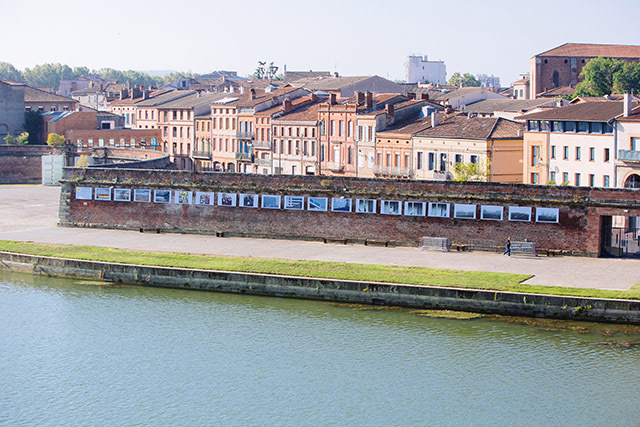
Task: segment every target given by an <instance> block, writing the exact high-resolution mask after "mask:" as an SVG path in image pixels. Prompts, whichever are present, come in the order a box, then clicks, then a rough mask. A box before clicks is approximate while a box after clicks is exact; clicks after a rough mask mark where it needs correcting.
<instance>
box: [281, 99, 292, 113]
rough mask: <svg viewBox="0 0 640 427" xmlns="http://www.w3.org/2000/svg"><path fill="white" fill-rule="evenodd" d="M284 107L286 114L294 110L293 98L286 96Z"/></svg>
mask: <svg viewBox="0 0 640 427" xmlns="http://www.w3.org/2000/svg"><path fill="white" fill-rule="evenodd" d="M282 109H283V110H284V113H285V114H286V113H288V112H289V111H291V110H292V106H291V99H289V98H285V99H284V101H282Z"/></svg>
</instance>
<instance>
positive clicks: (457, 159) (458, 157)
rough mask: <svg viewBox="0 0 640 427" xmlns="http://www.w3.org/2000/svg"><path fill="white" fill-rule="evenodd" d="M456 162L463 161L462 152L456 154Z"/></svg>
mask: <svg viewBox="0 0 640 427" xmlns="http://www.w3.org/2000/svg"><path fill="white" fill-rule="evenodd" d="M456 163H462V154H456Z"/></svg>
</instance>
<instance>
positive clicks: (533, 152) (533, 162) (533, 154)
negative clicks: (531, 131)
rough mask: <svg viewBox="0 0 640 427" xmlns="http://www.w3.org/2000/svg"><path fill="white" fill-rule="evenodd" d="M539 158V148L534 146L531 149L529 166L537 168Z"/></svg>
mask: <svg viewBox="0 0 640 427" xmlns="http://www.w3.org/2000/svg"><path fill="white" fill-rule="evenodd" d="M539 157H540V147H539V146H538V145H534V146H533V147H531V166H538V158H539Z"/></svg>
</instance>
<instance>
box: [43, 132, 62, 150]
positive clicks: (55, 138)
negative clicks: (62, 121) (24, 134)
mask: <svg viewBox="0 0 640 427" xmlns="http://www.w3.org/2000/svg"><path fill="white" fill-rule="evenodd" d="M64 143H65V139H64V136H62V135H58V134H57V133H50V134H49V136H48V137H47V145H50V146H52V147H59V146H61V145H64Z"/></svg>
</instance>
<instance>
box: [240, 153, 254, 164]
mask: <svg viewBox="0 0 640 427" xmlns="http://www.w3.org/2000/svg"><path fill="white" fill-rule="evenodd" d="M236 160H239V161H241V162H251V161H253V154H251V153H236Z"/></svg>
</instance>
